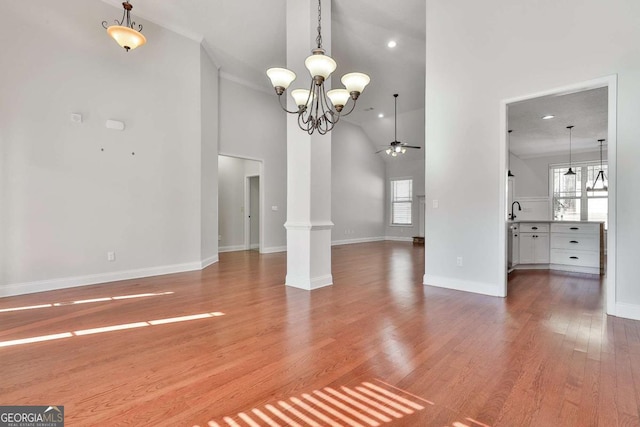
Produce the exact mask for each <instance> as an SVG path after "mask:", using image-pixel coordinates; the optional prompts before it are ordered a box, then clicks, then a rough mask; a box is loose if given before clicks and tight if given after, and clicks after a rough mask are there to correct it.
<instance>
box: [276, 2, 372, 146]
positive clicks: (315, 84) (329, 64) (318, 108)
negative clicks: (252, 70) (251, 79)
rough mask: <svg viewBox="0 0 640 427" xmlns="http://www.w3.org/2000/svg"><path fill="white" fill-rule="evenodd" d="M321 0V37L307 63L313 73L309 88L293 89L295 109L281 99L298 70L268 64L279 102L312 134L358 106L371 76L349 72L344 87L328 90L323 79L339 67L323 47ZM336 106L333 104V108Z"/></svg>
mask: <svg viewBox="0 0 640 427" xmlns="http://www.w3.org/2000/svg"><path fill="white" fill-rule="evenodd" d="M320 1H321V0H318V37H316V43H317V45H318V47H317V48H315V49H313V50H312V51H311V56H309V57H308V58H307V59H306V60H305V61H304V65H305V67H307V69H308V70H309V74H311V78H312V79H311V85H310V87H309V90H307V89H295V90H292V91H291V96H292V97H293V99H294V100H295V103H296V105H297V106H298V109H297V110H296V111H289V110H287V108H286V106H285V105H284V103H283V102H282V94H283V93H284V91H285V90H287V88H288V87H289V85H290V84H291V82H293V81H294V80H295V78H296V74H295V73H294V72H293V71H291V70H288V69H286V68H269V69H268V70H267V76H269V79H271V84H272V85H273V87H274V89H275V90H276V94H277V95H278V99H279V100H280V106H281V107H282V109H283V110H284V111H286V112H287V113H290V114H297V115H298V126H300V129H302V130H304V131H306V132H307V133H308V134H309V135H311V134H312V133H313V132H314V131H315V130H317V131H318V133H319V134H321V135H324V134H326V133H327V132H330V131H331V130H332V129H333V127H334V125H335V124H336V123H338V120H340V117H342V116H346V115H348V114H350V113H351V112H352V111H353V109H354V108H355V106H356V101H357V99H358V97H359V96H360V94H361V93H362V91H363V90H364V88H365V86H367V85H368V84H369V81H370V80H371V79H370V78H369V76H367V75H366V74H363V73H349V74H345V75H344V76H342V79H341V80H340V81H341V82H342V84H343V85H344V86H345V89H333V90H329V91H325V87H324V82H325V80H327V79H328V78H329V76H330V75H331V73H333V72H334V71H335V69H336V67H337V64H336V61H334V60H333V58H331V57H330V56H328V55H325V50H324V49H323V48H322V26H321V17H322V6H321V3H320ZM349 98H351V100H352V101H353V102H352V105H351V109H350V110H349V111H348V112H346V113H345V112H344V111H343V110H344V107H345V105H346V104H347V102H349ZM332 106H333V108H332Z"/></svg>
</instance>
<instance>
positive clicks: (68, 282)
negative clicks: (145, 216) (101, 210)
mask: <svg viewBox="0 0 640 427" xmlns="http://www.w3.org/2000/svg"><path fill="white" fill-rule="evenodd" d="M215 258H217V256H216V257H215ZM205 262H207V260H203V261H202V262H200V261H198V262H189V263H185V264H174V265H163V266H159V267H150V268H139V269H135V270H126V271H115V272H112V273H102V274H91V275H88V276H76V277H63V278H59V279H50V280H39V281H35V282H26V283H14V284H9V285H6V286H0V297H9V296H14V295H24V294H33V293H36V292H45V291H53V290H56V289H65V288H75V287H78V286H87V285H97V284H100V283H108V282H116V281H119V280H129V279H141V278H143V277H150V276H162V275H164V274H173V273H183V272H185V271H195V270H201V269H202V265H203V263H205ZM214 262H215V261H214Z"/></svg>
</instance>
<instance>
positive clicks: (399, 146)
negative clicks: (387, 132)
mask: <svg viewBox="0 0 640 427" xmlns="http://www.w3.org/2000/svg"><path fill="white" fill-rule="evenodd" d="M393 97H394V98H395V99H394V110H393V121H394V129H393V141H392V142H390V143H389V145H388V146H385V148H383V149H382V150H378V151H376V154H378V153H381V152H383V151H384V152H386V153H387V154H388V155H390V156H392V157H396V156H397V155H398V154H404V153H406V152H407V148H416V149H418V150H419V149H420V148H422V147H419V146H417V145H407V144H406V143H404V142H400V141H398V94H397V93H394V94H393Z"/></svg>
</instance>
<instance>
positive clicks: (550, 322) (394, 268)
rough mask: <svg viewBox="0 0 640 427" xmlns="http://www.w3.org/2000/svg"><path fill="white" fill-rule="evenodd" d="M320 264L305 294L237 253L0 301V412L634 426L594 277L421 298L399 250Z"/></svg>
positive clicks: (149, 420) (636, 379) (628, 375)
mask: <svg viewBox="0 0 640 427" xmlns="http://www.w3.org/2000/svg"><path fill="white" fill-rule="evenodd" d="M332 254H333V274H334V285H333V286H331V287H327V288H323V289H319V290H316V291H313V292H307V291H303V290H299V289H293V288H287V287H285V286H284V285H283V280H284V276H285V264H286V256H285V254H268V255H260V254H258V253H256V252H254V251H247V252H234V253H222V254H220V262H219V263H218V264H215V265H212V266H210V267H208V268H207V269H205V270H203V271H201V272H191V273H182V274H173V275H167V276H159V277H153V278H147V279H140V280H129V281H123V282H116V283H110V284H104V285H95V286H88V287H81V288H74V289H66V290H60V291H53V292H46V293H41V294H34V295H25V296H19V297H10V298H3V299H0V363H1V366H2V375H1V376H0V405H9V404H14V405H17V404H21V405H28V404H32V405H49V404H52V405H64V407H65V416H66V425H67V426H119V425H123V426H124V425H128V426H196V425H197V426H200V427H204V426H213V427H215V426H231V427H235V426H243V427H244V426H250V427H251V426H278V425H279V426H285V425H294V426H295V425H299V426H310V425H317V426H326V425H332V426H350V427H353V426H374V425H380V426H385V425H389V426H437V427H442V426H452V427H453V426H455V427H464V426H468V427H483V426H640V418H639V406H640V322H637V321H631V320H625V319H619V318H613V317H608V316H606V315H604V314H603V299H604V295H603V290H602V285H601V281H600V280H601V279H600V277H598V276H591V275H580V274H571V273H560V272H549V271H541V270H540V271H526V272H525V271H516V272H514V273H512V275H511V277H510V281H509V297H508V298H506V299H501V298H493V297H485V296H480V295H474V294H470V293H465V292H457V291H450V290H444V289H438V288H431V287H425V286H423V285H422V284H421V283H422V275H423V273H424V271H423V270H424V248H423V247H422V246H414V245H412V244H411V243H404V242H376V243H366V244H357V245H348V246H337V247H334V248H333V250H332ZM146 294H149V295H146ZM122 297H127V298H122ZM101 299H102V300H101ZM90 300H95V301H90ZM74 302H76V303H74ZM38 305H45V306H44V307H40V308H31V309H22V310H14V311H8V310H9V309H12V308H18V307H27V306H38ZM193 315H202V317H201V318H189V317H187V318H184V319H177V318H180V317H182V316H193ZM178 320H182V321H178ZM121 325H129V326H132V325H133V326H136V327H133V328H129V329H121V330H114V331H108V332H100V331H95V330H94V329H95V328H102V327H108V326H120V327H122V326H121ZM55 334H67V335H65V337H64V338H58V339H51V340H48V341H42V342H33V343H23V344H19V343H17V344H16V343H15V340H22V339H26V338H34V337H44V336H48V337H49V338H51V337H50V336H51V335H55ZM12 343H13V345H8V344H12Z"/></svg>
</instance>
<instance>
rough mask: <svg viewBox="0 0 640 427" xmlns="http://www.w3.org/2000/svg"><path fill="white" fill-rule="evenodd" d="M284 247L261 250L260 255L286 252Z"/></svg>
mask: <svg viewBox="0 0 640 427" xmlns="http://www.w3.org/2000/svg"><path fill="white" fill-rule="evenodd" d="M286 251H287V247H286V246H271V247H270V248H262V252H260V253H261V254H275V253H277V252H286Z"/></svg>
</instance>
